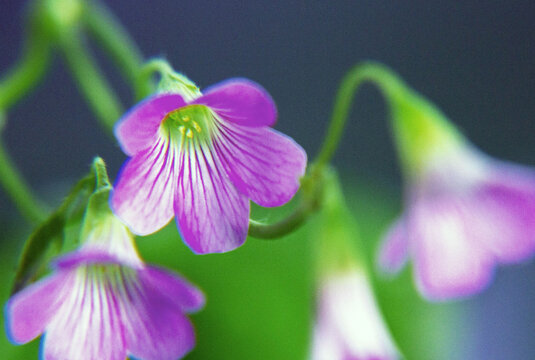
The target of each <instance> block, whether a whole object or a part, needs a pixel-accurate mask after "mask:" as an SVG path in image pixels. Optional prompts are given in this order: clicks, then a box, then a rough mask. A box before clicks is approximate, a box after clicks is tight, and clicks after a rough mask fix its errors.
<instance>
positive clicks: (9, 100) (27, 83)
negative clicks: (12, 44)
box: [0, 17, 51, 111]
mask: <svg viewBox="0 0 535 360" xmlns="http://www.w3.org/2000/svg"><path fill="white" fill-rule="evenodd" d="M28 26H29V32H28V34H27V37H26V41H25V44H24V50H23V55H22V59H21V60H20V61H19V62H18V63H17V65H15V66H14V67H13V68H12V69H11V70H9V72H8V73H7V75H5V76H4V77H3V78H2V80H0V111H1V110H7V109H8V108H10V107H11V106H12V105H13V104H15V103H16V102H17V101H18V100H20V98H21V97H22V96H23V95H24V94H26V93H27V92H28V91H29V90H30V89H31V88H32V87H33V86H34V85H35V84H36V83H37V81H39V80H40V79H41V78H42V77H43V75H44V73H45V70H46V68H47V66H48V64H49V62H50V52H51V51H50V41H49V38H48V37H47V36H46V34H47V32H46V31H43V29H42V28H41V26H38V23H37V22H36V21H35V18H33V17H32V18H31V19H30V21H29V25H28Z"/></svg>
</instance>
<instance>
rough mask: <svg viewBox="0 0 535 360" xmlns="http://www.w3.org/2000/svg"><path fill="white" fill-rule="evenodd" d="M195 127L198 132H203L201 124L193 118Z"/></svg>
mask: <svg viewBox="0 0 535 360" xmlns="http://www.w3.org/2000/svg"><path fill="white" fill-rule="evenodd" d="M193 127H194V128H195V130H197V132H198V133H200V132H201V127H200V126H199V124H197V122H196V121H195V120H193Z"/></svg>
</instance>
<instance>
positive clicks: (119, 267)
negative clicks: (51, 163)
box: [6, 212, 204, 360]
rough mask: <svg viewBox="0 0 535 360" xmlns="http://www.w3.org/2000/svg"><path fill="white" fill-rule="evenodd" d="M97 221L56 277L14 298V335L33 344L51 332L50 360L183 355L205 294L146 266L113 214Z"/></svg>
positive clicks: (45, 349) (10, 310) (47, 340)
mask: <svg viewBox="0 0 535 360" xmlns="http://www.w3.org/2000/svg"><path fill="white" fill-rule="evenodd" d="M93 220H94V219H93ZM95 221H96V222H97V223H98V224H97V225H96V226H95ZM95 221H91V222H92V223H91V226H90V227H89V228H88V227H87V226H86V230H87V232H86V235H87V237H86V239H85V244H84V245H83V246H82V247H81V248H80V249H79V250H77V251H75V252H73V253H70V254H67V255H65V256H63V257H61V258H59V259H58V260H57V261H56V263H55V272H54V273H53V274H52V275H50V276H48V277H46V278H44V279H42V280H40V281H39V282H37V283H35V284H33V285H31V286H29V287H27V288H26V289H24V290H22V291H21V292H19V293H17V294H15V295H14V296H13V297H12V298H11V299H10V300H9V302H8V303H7V305H6V322H7V330H8V333H9V335H10V340H11V341H12V342H14V343H17V344H22V343H27V342H29V341H31V340H33V339H34V338H36V337H37V336H39V335H40V334H42V333H44V334H45V336H44V337H43V340H42V343H41V347H42V348H41V354H42V355H43V358H44V359H45V360H53V359H54V360H56V359H58V360H59V359H62V360H63V359H77V360H97V359H106V360H124V359H125V358H126V357H127V356H133V357H135V358H137V359H145V360H147V359H151V360H154V359H158V360H162V359H168V360H174V359H177V358H180V357H182V356H184V355H185V354H186V353H187V352H189V351H190V350H191V349H192V348H193V347H194V344H195V335H194V330H193V327H192V325H191V323H190V321H189V319H188V318H187V317H186V316H185V315H184V313H188V312H192V311H196V310H198V309H199V308H201V307H202V306H203V304H204V297H203V295H202V293H201V292H200V291H199V290H198V289H196V288H195V287H193V286H192V285H191V284H189V283H188V282H187V281H186V280H184V279H182V278H181V277H179V276H178V275H176V274H172V273H169V272H167V271H164V270H162V269H159V268H156V267H152V266H146V265H145V264H144V263H143V262H142V260H141V259H140V257H139V255H138V254H137V252H136V250H135V247H134V244H133V240H132V235H131V234H130V232H129V231H128V229H127V228H126V227H125V226H124V225H123V224H122V223H121V222H120V221H119V219H117V218H116V217H115V216H113V214H111V212H109V213H108V215H106V216H103V217H99V218H98V219H97V220H95ZM86 222H87V220H86ZM86 225H87V223H86Z"/></svg>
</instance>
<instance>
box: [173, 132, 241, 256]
mask: <svg viewBox="0 0 535 360" xmlns="http://www.w3.org/2000/svg"><path fill="white" fill-rule="evenodd" d="M186 144H187V145H186V146H188V147H187V148H186V149H184V151H183V152H182V154H181V156H182V159H181V164H182V167H181V168H182V174H181V176H180V177H179V186H178V189H177V192H176V197H175V214H176V219H177V222H178V227H179V230H180V233H181V235H182V239H183V240H184V241H185V242H186V244H188V245H189V247H190V248H191V249H192V250H193V251H194V252H196V253H199V254H205V253H214V252H225V251H230V250H233V249H235V248H236V247H238V246H240V245H241V244H243V243H244V242H245V238H246V236H247V229H248V225H249V200H248V199H247V197H245V196H244V195H242V194H241V193H239V192H238V190H237V189H236V188H235V187H234V185H232V184H231V182H230V180H229V179H228V178H227V176H226V174H225V173H224V170H223V169H222V166H221V163H220V160H219V159H218V158H217V157H216V156H213V155H212V153H211V152H210V150H209V149H206V148H204V147H202V146H198V145H193V144H192V143H191V142H187V143H186Z"/></svg>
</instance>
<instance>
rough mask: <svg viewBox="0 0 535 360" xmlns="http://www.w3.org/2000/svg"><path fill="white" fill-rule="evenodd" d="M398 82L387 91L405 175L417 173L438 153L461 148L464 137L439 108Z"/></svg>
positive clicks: (395, 136)
mask: <svg viewBox="0 0 535 360" xmlns="http://www.w3.org/2000/svg"><path fill="white" fill-rule="evenodd" d="M397 81H398V84H397V85H398V86H396V87H393V88H391V89H389V90H387V91H386V92H385V93H386V94H385V95H386V96H387V98H388V102H389V104H390V108H391V114H392V125H393V132H394V138H395V140H396V143H397V146H398V149H399V153H400V158H401V161H402V163H403V165H404V167H405V170H406V172H407V173H408V174H409V175H411V174H418V173H420V172H421V171H422V170H423V169H424V168H425V166H426V165H427V164H428V163H429V161H433V160H432V158H433V157H434V156H435V155H436V154H440V153H444V152H446V151H448V150H449V149H452V148H455V147H459V146H461V145H462V143H463V142H464V138H463V135H462V134H461V133H460V132H459V131H458V130H457V129H456V128H455V127H454V126H453V124H452V123H451V122H449V120H448V119H447V118H446V116H445V115H444V114H443V113H442V112H441V111H440V110H439V109H438V108H436V107H435V106H434V105H433V104H432V103H430V102H429V101H428V100H426V99H425V98H424V97H423V96H421V95H419V94H417V93H416V92H414V91H412V90H411V89H409V88H408V87H407V86H405V85H404V84H403V83H401V80H397Z"/></svg>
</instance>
